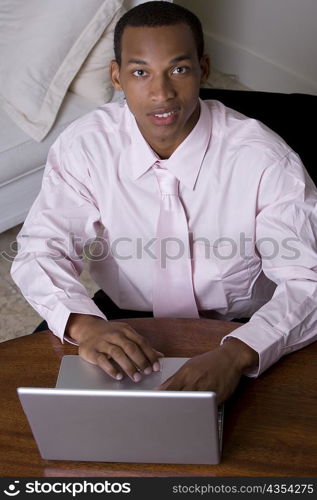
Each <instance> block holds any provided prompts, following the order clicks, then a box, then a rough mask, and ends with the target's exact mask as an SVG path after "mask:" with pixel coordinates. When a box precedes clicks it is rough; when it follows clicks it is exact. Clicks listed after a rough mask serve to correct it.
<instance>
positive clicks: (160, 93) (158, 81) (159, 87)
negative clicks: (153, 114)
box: [150, 75, 176, 102]
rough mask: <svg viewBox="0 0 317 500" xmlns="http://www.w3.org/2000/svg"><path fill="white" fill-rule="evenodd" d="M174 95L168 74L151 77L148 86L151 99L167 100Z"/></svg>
mask: <svg viewBox="0 0 317 500" xmlns="http://www.w3.org/2000/svg"><path fill="white" fill-rule="evenodd" d="M175 95H176V92H175V89H174V87H173V84H172V82H171V81H170V79H169V78H168V76H165V75H160V76H156V77H155V78H153V80H152V82H151V88H150V96H151V99H152V100H153V101H156V102H160V101H167V100H168V99H171V98H173V97H175Z"/></svg>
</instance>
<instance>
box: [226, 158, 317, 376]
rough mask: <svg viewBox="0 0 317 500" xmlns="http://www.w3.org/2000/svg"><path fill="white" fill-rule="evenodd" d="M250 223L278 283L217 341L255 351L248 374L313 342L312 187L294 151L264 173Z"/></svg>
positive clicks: (316, 243) (315, 225)
mask: <svg viewBox="0 0 317 500" xmlns="http://www.w3.org/2000/svg"><path fill="white" fill-rule="evenodd" d="M255 227H256V234H255V242H256V251H257V252H258V254H259V255H260V256H261V260H262V269H263V272H264V273H265V275H266V276H267V277H268V278H269V279H270V280H272V281H273V282H275V283H276V284H277V287H276V289H275V292H274V294H273V296H272V298H271V300H269V301H268V302H267V303H266V304H265V305H264V306H263V307H261V308H260V309H259V310H258V311H257V312H256V313H255V314H253V316H252V317H251V319H250V321H249V322H248V323H246V324H245V325H243V326H241V327H239V328H237V329H236V330H235V331H234V332H232V333H231V334H230V335H228V336H226V337H225V338H224V339H223V341H222V342H225V341H226V340H227V339H228V338H230V337H235V338H238V339H240V340H242V341H243V342H245V343H246V344H248V345H249V346H250V347H252V348H253V349H254V350H255V351H257V352H258V354H259V366H258V367H257V368H256V369H254V370H252V371H251V370H250V371H248V372H246V373H245V374H246V375H248V376H251V377H256V376H258V375H259V374H261V373H262V372H264V371H265V370H266V369H267V368H268V367H269V366H271V365H272V364H273V363H275V362H276V361H278V360H279V359H280V358H281V357H282V356H284V355H285V354H288V353H291V352H293V351H296V350H298V349H300V348H302V347H304V346H306V345H308V344H310V343H311V342H313V341H314V340H317V248H316V247H317V190H316V187H315V186H314V184H313V182H312V180H311V179H310V177H309V176H308V174H307V172H306V170H305V169H304V167H303V165H302V163H301V161H300V159H299V157H298V155H296V154H295V153H294V152H290V153H289V154H288V155H287V156H286V157H285V158H283V160H282V161H280V162H279V164H278V165H277V164H275V165H272V166H271V167H269V168H268V169H267V170H266V171H265V172H264V173H263V175H262V179H261V182H260V185H259V190H258V203H257V216H256V226H255Z"/></svg>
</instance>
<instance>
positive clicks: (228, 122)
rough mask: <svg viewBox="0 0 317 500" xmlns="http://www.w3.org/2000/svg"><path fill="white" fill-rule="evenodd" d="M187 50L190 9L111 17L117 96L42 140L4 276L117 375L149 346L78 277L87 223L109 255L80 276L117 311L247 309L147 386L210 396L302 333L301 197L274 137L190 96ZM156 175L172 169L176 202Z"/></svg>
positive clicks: (193, 81)
mask: <svg viewBox="0 0 317 500" xmlns="http://www.w3.org/2000/svg"><path fill="white" fill-rule="evenodd" d="M203 50H204V49H203V35H202V30H201V25H200V22H199V20H198V19H197V18H196V17H195V16H194V15H193V14H192V13H190V12H189V11H187V10H186V9H183V8H182V7H179V6H177V5H175V4H169V3H166V2H148V3H145V4H142V5H140V6H138V7H135V8H134V9H132V10H131V11H129V12H128V13H126V14H125V15H124V16H123V17H122V18H121V20H120V21H119V22H118V24H117V27H116V31H115V55H116V60H115V61H113V62H112V65H111V76H112V82H113V85H114V87H115V89H117V90H122V91H123V92H124V95H125V99H126V102H125V103H119V104H107V105H105V106H102V107H101V108H99V109H98V110H96V111H94V112H92V113H89V114H88V115H86V116H84V117H83V118H81V119H79V120H77V121H76V122H74V123H73V124H72V125H71V126H70V127H68V129H67V130H66V131H65V132H63V133H62V134H61V136H60V137H59V139H58V140H57V141H56V143H55V144H54V145H53V146H52V148H51V150H50V153H49V156H48V161H47V166H46V170H45V174H44V179H43V186H42V190H41V193H40V195H39V197H38V198H37V200H36V202H35V203H34V205H33V207H32V209H31V211H30V213H29V215H28V218H27V220H26V222H25V224H24V227H23V229H22V231H21V233H20V236H19V244H20V250H19V253H18V255H17V257H16V260H15V262H14V264H13V267H12V276H13V278H14V279H15V281H16V283H17V284H18V285H19V286H20V288H21V290H22V292H23V294H24V295H25V297H26V299H27V300H29V302H30V303H31V304H32V305H33V307H35V308H36V309H37V311H38V312H39V313H40V314H41V315H42V316H43V317H44V318H45V319H46V320H47V322H48V325H49V327H50V329H51V330H52V331H53V332H54V333H55V334H56V335H58V336H59V337H60V338H61V339H62V340H63V338H65V339H66V340H68V341H70V342H74V343H77V344H78V345H79V354H80V355H81V356H82V357H83V358H84V359H86V360H87V361H89V362H91V363H95V364H98V365H99V366H100V367H101V368H102V369H103V370H104V371H105V372H107V373H108V374H109V375H110V376H112V377H114V378H117V379H121V378H122V377H123V376H124V375H125V374H127V375H128V376H130V377H131V378H132V379H133V380H134V381H135V382H138V381H139V380H140V379H141V377H142V376H143V375H144V374H145V375H147V374H150V373H151V372H152V371H156V370H158V369H159V357H160V356H162V354H161V353H159V352H157V351H156V350H155V349H153V348H152V347H151V346H150V345H149V344H148V342H147V341H146V340H145V339H144V338H142V337H141V336H140V335H139V334H138V333H137V332H135V331H134V330H133V329H132V328H131V327H130V326H128V325H127V324H126V323H124V321H122V322H112V321H108V320H107V319H106V318H107V316H108V319H109V315H108V314H107V308H106V307H105V314H103V313H102V312H101V310H100V308H98V307H97V306H96V305H95V304H94V303H93V302H92V300H91V299H90V298H89V297H88V296H87V293H86V291H85V289H84V287H82V286H81V285H80V283H79V281H78V276H79V274H80V272H81V269H82V264H81V261H80V259H79V256H81V255H82V252H83V247H84V245H85V244H87V242H88V241H90V240H91V239H94V238H96V236H98V237H99V240H98V241H99V242H103V243H104V242H107V244H108V243H109V245H110V247H111V252H108V250H107V251H104V255H102V256H100V257H99V259H95V260H93V261H92V262H91V273H92V276H93V277H94V278H95V280H96V282H97V283H98V284H99V285H100V287H101V288H102V289H103V291H104V292H105V293H106V294H107V295H108V296H109V297H110V299H112V301H113V302H115V304H116V305H117V306H119V308H121V309H128V310H134V311H136V314H137V315H138V314H140V315H142V314H143V312H144V311H145V312H146V313H147V314H151V311H154V316H162V315H163V316H164V315H168V316H180V315H181V316H189V317H198V316H199V315H200V316H205V317H210V318H225V319H233V318H242V317H251V320H250V321H249V322H248V323H246V324H244V325H243V326H241V327H240V328H238V329H236V330H235V331H234V332H233V333H232V334H231V335H229V336H227V337H226V338H225V339H224V341H223V343H222V344H221V345H220V346H219V347H218V348H217V349H215V350H213V351H211V352H206V353H205V354H203V355H200V356H196V357H194V358H192V359H191V360H189V361H188V362H187V363H186V364H185V365H184V366H183V367H182V368H181V369H180V370H179V371H178V372H177V373H176V374H175V375H174V376H173V377H171V379H169V380H168V381H167V382H166V383H165V384H163V385H162V386H161V387H160V389H167V390H214V391H215V392H217V394H218V399H219V402H222V401H224V400H226V399H227V398H228V397H229V396H230V395H231V394H232V392H233V391H234V390H235V388H236V386H237V384H238V382H239V380H240V377H241V376H242V374H246V375H249V376H256V375H258V374H260V373H262V372H263V371H264V370H265V369H266V368H268V367H269V366H270V365H271V364H273V363H274V362H276V361H277V360H278V359H279V358H280V357H281V356H283V355H284V354H286V353H288V352H291V351H293V350H296V349H299V348H300V347H302V346H304V345H307V344H308V343H310V342H312V341H313V340H314V339H315V338H316V334H317V329H316V322H317V311H316V303H317V302H316V296H317V273H316V262H317V260H316V239H315V238H314V237H313V235H314V231H316V229H315V228H316V209H315V207H316V201H317V194H316V189H315V187H314V186H313V184H312V182H311V181H310V180H309V179H308V177H307V174H306V172H305V171H304V169H303V166H302V164H301V162H300V159H299V157H298V156H297V155H296V154H295V153H294V152H293V151H292V150H291V149H290V148H289V147H288V146H287V145H286V144H285V143H284V141H283V140H282V139H281V138H280V137H278V136H277V135H276V134H274V133H273V132H271V131H270V130H268V129H267V128H266V127H264V126H263V125H262V124H260V123H258V122H256V121H255V120H251V119H248V118H246V117H244V116H242V115H240V114H239V113H236V112H234V111H232V110H230V109H227V108H225V106H223V105H222V104H221V103H219V102H213V101H209V102H203V101H200V100H199V88H200V86H201V85H202V83H203V82H204V81H205V80H206V78H207V77H208V72H209V61H208V57H207V56H206V55H204V51H203ZM160 178H163V184H164V182H165V187H163V190H162V186H161V183H160ZM166 179H169V180H171V179H174V180H175V179H176V183H177V186H178V190H179V195H180V200H181V201H179V198H178V191H177V188H176V190H175V191H173V192H172V191H171V192H169V191H168V189H169V188H168V189H167V188H166V185H167V184H166V182H167V180H166ZM164 200H165V201H164ZM166 200H167V204H170V205H171V206H172V205H173V204H174V205H173V207H174V208H173V207H172V208H171V206H170V207H167V206H163V204H164V203H165V202H166ZM177 211H179V221H180V222H179V224H178V223H173V224H172V225H173V231H175V233H174V232H172V230H171V229H170V226H168V224H169V223H170V222H171V220H173V218H174V217H175V214H176V213H177ZM181 211H183V212H182V213H181ZM184 214H185V215H184ZM163 216H165V220H164V218H163ZM184 221H185V223H186V226H187V229H186V237H185V238H184V239H183V237H182V236H180V231H179V228H180V226H181V225H183V224H184ZM165 222H166V224H167V227H169V229H166V227H165V233H164V228H163V226H164V223H165ZM182 227H183V226H182ZM158 234H160V235H162V234H163V235H165V236H164V237H162V238H161V236H160V237H158ZM175 234H176V235H177V237H175ZM188 235H189V236H188ZM186 238H187V241H186ZM168 240H171V242H172V240H176V241H177V242H178V243H179V249H182V250H184V249H186V248H187V247H186V245H187V244H188V245H189V247H190V255H189V256H188V255H187V257H186V256H185V257H184V255H181V252H179V253H178V251H177V248H175V245H174V246H172V250H173V251H172V252H171V251H170V250H169V249H167V247H162V246H161V247H160V251H161V253H159V251H158V248H159V245H158V243H157V242H159V244H160V243H162V241H164V242H165V243H167V242H168ZM153 241H154V248H155V251H152V250H153V248H152V242H153ZM70 242H71V245H70ZM140 242H141V250H143V253H142V252H141V257H140ZM174 243H175V241H174ZM272 246H273V249H272ZM162 249H163V250H162ZM183 253H184V252H183ZM158 262H159V269H158V267H157V264H158ZM182 266H183V267H182ZM181 269H183V270H184V271H181ZM166 270H167V271H168V273H169V272H170V271H171V274H172V276H169V275H168V273H167V274H166ZM263 271H264V273H263ZM173 273H174V274H173ZM176 275H177V278H176ZM179 275H181V276H179ZM162 277H163V278H162ZM173 277H174V278H175V279H173ZM268 278H269V279H268ZM273 282H275V283H276V284H277V287H276V289H275V291H274V288H275V286H274V284H273ZM164 283H166V286H165V289H164ZM158 285H160V287H161V288H160V287H159V286H158ZM162 287H163V288H162ZM171 290H172V292H173V293H170V291H171ZM183 292H184V293H183ZM273 292H274V295H273ZM165 295H166V296H165ZM272 295H273V296H272ZM185 296H186V297H185ZM104 299H105V301H106V300H108V299H107V297H104ZM184 304H185V305H186V306H184ZM100 307H101V308H102V306H100ZM142 311H143V312H142ZM146 313H145V314H146Z"/></svg>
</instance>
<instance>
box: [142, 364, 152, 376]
mask: <svg viewBox="0 0 317 500" xmlns="http://www.w3.org/2000/svg"><path fill="white" fill-rule="evenodd" d="M144 373H145V375H150V374H151V373H152V368H151V367H150V366H147V367H146V368H145V370H144Z"/></svg>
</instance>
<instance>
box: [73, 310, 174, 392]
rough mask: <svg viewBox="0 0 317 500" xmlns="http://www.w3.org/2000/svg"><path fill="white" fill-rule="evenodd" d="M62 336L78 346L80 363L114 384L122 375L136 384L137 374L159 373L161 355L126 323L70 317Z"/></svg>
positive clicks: (139, 376) (85, 316)
mask: <svg viewBox="0 0 317 500" xmlns="http://www.w3.org/2000/svg"><path fill="white" fill-rule="evenodd" d="M65 334H66V335H68V336H69V337H71V338H72V339H74V340H76V341H77V342H78V345H79V350H78V353H79V355H80V356H81V357H82V358H83V359H85V360H86V361H89V362H90V363H93V364H94V365H98V366H100V368H102V369H103V370H104V371H105V372H106V373H108V375H110V376H111V377H113V378H115V379H117V380H121V379H122V378H123V374H124V373H126V374H127V375H128V376H129V377H130V378H131V379H132V380H133V381H134V382H139V381H140V380H141V378H142V375H141V373H145V374H146V375H149V374H150V373H152V372H153V371H154V372H156V371H159V370H160V364H159V358H160V357H162V356H164V354H162V353H161V352H159V351H157V350H156V349H153V348H152V347H151V346H150V344H149V343H148V341H147V340H146V339H145V338H144V337H142V336H141V335H139V334H138V333H137V332H136V331H135V330H134V329H133V328H132V327H131V326H129V325H128V324H127V323H123V322H117V321H115V322H113V321H105V320H104V319H102V318H98V317H97V316H90V315H86V314H71V315H70V317H69V320H68V322H67V327H66V330H65Z"/></svg>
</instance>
